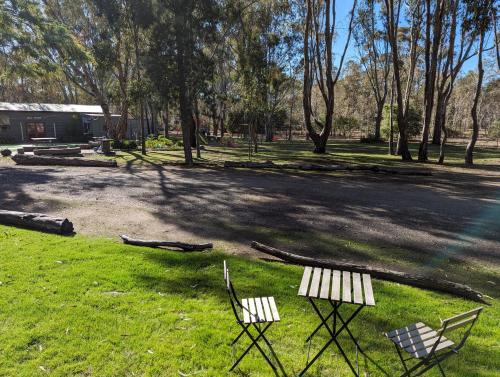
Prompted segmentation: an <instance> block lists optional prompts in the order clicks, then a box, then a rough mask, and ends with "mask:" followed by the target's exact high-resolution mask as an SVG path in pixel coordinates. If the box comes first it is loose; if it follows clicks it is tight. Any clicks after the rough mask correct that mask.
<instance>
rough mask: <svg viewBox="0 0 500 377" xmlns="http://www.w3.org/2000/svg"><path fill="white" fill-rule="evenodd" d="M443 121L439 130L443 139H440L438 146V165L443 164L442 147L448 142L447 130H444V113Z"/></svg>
mask: <svg viewBox="0 0 500 377" xmlns="http://www.w3.org/2000/svg"><path fill="white" fill-rule="evenodd" d="M442 117H443V119H442V122H441V130H442V131H443V137H442V138H441V143H440V144H439V159H438V163H439V164H443V163H444V146H445V145H446V141H447V140H448V129H447V128H446V111H445V112H443V115H442Z"/></svg>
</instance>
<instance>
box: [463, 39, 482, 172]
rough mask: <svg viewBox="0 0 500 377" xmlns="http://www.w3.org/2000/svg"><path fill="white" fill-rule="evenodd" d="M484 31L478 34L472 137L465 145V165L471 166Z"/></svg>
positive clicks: (477, 131) (480, 83)
mask: <svg viewBox="0 0 500 377" xmlns="http://www.w3.org/2000/svg"><path fill="white" fill-rule="evenodd" d="M484 34H485V32H484V31H481V33H480V34H479V51H478V53H477V54H478V55H477V85H476V93H475V95H474V103H473V105H472V108H471V111H470V115H471V117H472V135H471V138H470V141H469V144H467V148H466V149H465V164H467V165H472V164H473V163H474V157H473V153H474V147H475V145H476V142H477V138H478V136H479V120H478V118H477V105H478V103H479V98H480V97H481V91H482V87H483V77H484V69H483V49H484Z"/></svg>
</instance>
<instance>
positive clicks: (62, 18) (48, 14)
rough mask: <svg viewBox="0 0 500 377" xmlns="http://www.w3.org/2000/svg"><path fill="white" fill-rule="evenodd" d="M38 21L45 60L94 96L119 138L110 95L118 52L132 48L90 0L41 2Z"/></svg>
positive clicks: (112, 133) (110, 131) (110, 129)
mask: <svg viewBox="0 0 500 377" xmlns="http://www.w3.org/2000/svg"><path fill="white" fill-rule="evenodd" d="M38 5H39V13H38V17H37V18H36V19H35V18H33V20H36V21H35V23H36V24H37V27H38V29H39V31H40V32H41V34H42V43H41V47H42V49H43V51H44V54H43V55H42V59H45V60H46V61H47V63H50V64H53V65H56V66H57V67H58V68H60V69H61V70H62V71H63V72H64V74H65V75H66V77H67V78H68V79H69V80H71V81H72V82H73V83H74V84H75V85H76V86H78V87H79V88H80V89H81V90H82V91H84V92H85V93H87V94H89V95H90V96H92V97H94V98H95V100H96V101H97V102H98V103H99V105H100V106H101V108H102V110H103V114H104V125H105V129H106V131H107V132H108V134H109V135H110V136H112V137H118V136H120V135H119V132H117V130H116V129H115V128H114V126H113V122H112V119H111V110H110V98H109V94H110V91H111V87H112V85H113V83H114V76H113V72H114V69H115V67H116V64H117V62H118V60H117V55H119V54H121V51H122V49H126V48H128V47H127V46H125V45H124V44H120V43H119V39H117V38H116V37H117V35H116V34H113V31H116V30H118V32H119V33H121V29H119V28H118V29H114V30H113V29H112V28H110V27H109V24H108V22H107V20H106V17H104V15H103V14H102V12H101V10H100V9H99V4H98V2H94V1H90V0H82V1H78V2H75V1H69V0H45V1H43V4H42V3H41V2H40V3H38Z"/></svg>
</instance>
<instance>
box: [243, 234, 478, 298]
mask: <svg viewBox="0 0 500 377" xmlns="http://www.w3.org/2000/svg"><path fill="white" fill-rule="evenodd" d="M252 248H254V249H255V250H258V251H260V252H263V253H265V254H268V255H272V256H274V257H277V258H280V259H282V260H284V261H286V262H289V263H293V264H298V265H302V266H311V267H323V268H331V269H340V270H348V271H352V272H359V273H367V274H370V275H371V276H373V277H375V278H379V279H382V280H388V281H393V282H396V283H401V284H406V285H410V286H413V287H417V288H424V289H429V290H432V291H439V292H444V293H449V294H452V295H455V296H459V297H463V298H467V299H470V300H473V301H478V302H482V303H487V302H486V301H485V300H484V296H483V294H482V293H480V292H478V291H475V290H474V289H472V288H471V287H469V286H467V285H464V284H459V283H455V282H452V281H449V280H443V279H436V278H432V277H427V276H423V275H417V274H410V273H406V272H401V271H394V270H390V269H387V268H378V267H371V266H363V265H358V264H354V263H346V262H336V261H333V260H327V259H316V258H310V257H303V256H301V255H297V254H293V253H289V252H287V251H283V250H279V249H276V248H274V247H271V246H267V245H264V244H261V243H259V242H255V241H253V242H252Z"/></svg>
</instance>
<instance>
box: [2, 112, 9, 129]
mask: <svg viewBox="0 0 500 377" xmlns="http://www.w3.org/2000/svg"><path fill="white" fill-rule="evenodd" d="M9 126H10V118H9V116H8V115H2V114H0V130H6V129H7V128H8V127H9Z"/></svg>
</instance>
